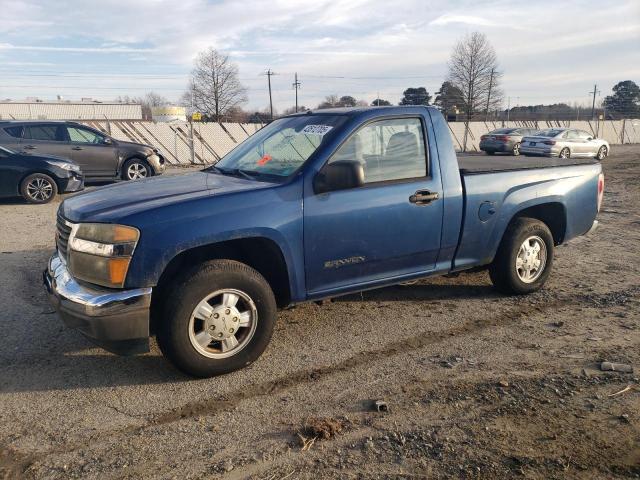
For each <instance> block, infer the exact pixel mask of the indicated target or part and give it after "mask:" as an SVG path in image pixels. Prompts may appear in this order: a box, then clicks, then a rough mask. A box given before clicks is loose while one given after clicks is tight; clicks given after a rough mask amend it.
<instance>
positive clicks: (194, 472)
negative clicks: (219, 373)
mask: <svg viewBox="0 0 640 480" xmlns="http://www.w3.org/2000/svg"><path fill="white" fill-rule="evenodd" d="M515 161H517V160H515ZM604 168H605V173H606V180H607V182H606V193H605V201H604V206H603V211H602V212H601V214H600V218H599V219H600V221H601V227H600V229H599V230H598V231H597V232H596V233H595V234H594V235H593V236H591V237H588V238H587V237H582V238H579V239H576V240H574V241H573V242H571V243H570V244H569V245H567V246H563V247H560V248H558V249H557V250H556V263H555V266H554V273H553V274H552V276H551V278H550V280H549V282H548V283H547V286H546V288H545V289H544V290H542V291H540V292H538V293H536V294H533V295H530V296H527V297H517V298H515V297H505V296H501V295H498V294H496V293H495V292H494V291H493V289H492V288H491V285H490V282H489V279H488V276H487V274H486V273H484V272H482V273H474V274H467V275H461V276H459V277H457V278H434V279H428V280H424V281H421V282H418V283H416V284H413V285H409V286H398V287H393V288H386V289H381V290H377V291H372V292H367V293H364V294H361V295H360V294H358V295H352V296H349V297H343V298H340V299H336V300H335V301H333V302H325V304H323V305H321V306H319V305H316V304H309V305H301V306H298V307H297V308H294V309H291V310H287V311H283V312H281V313H280V315H279V322H278V326H277V328H276V331H275V333H274V336H273V340H272V342H271V345H270V346H269V348H268V349H267V351H266V352H265V354H264V355H263V356H262V357H261V359H259V360H258V361H257V362H255V363H254V364H253V365H251V366H250V367H249V368H247V369H245V370H242V371H239V372H236V373H233V374H229V375H226V376H224V377H219V378H213V379H208V380H193V379H190V378H187V377H185V376H184V375H182V374H180V373H179V372H177V371H176V370H175V369H174V368H172V366H171V365H169V364H168V363H167V362H166V361H165V360H164V359H163V358H162V356H161V355H160V352H159V350H158V348H157V347H156V346H155V344H154V345H153V347H152V351H151V352H150V353H149V354H147V355H143V356H138V357H129V358H122V357H117V356H114V355H111V354H109V353H106V352H104V351H103V350H100V349H98V348H94V347H93V346H92V345H91V344H90V343H89V342H88V341H87V340H85V339H84V338H83V337H82V336H81V335H80V334H78V333H77V332H74V331H72V330H69V329H67V328H65V327H63V326H62V324H61V322H60V321H59V319H58V318H57V316H56V315H55V313H54V312H53V310H52V308H51V307H50V306H49V304H48V302H47V300H46V297H45V294H44V292H43V288H42V286H41V271H42V270H43V268H44V267H45V264H46V260H47V258H48V256H49V254H50V253H51V251H52V249H53V232H54V218H55V210H56V208H57V206H58V204H57V203H53V204H50V205H46V206H31V205H26V204H23V203H21V202H18V201H15V202H4V203H3V204H0V218H1V219H2V229H0V261H1V265H2V268H1V269H0V305H2V307H3V308H2V313H1V314H0V321H1V322H2V326H3V327H4V328H3V334H2V337H1V338H0V478H7V479H22V478H26V479H29V478H56V479H57V478H89V479H114V478H136V479H137V478H162V479H171V478H177V479H190V478H225V479H241V478H255V479H268V480H276V479H283V478H289V479H294V478H304V479H312V478H313V479H315V478H354V479H355V478H452V477H453V478H505V477H506V478H509V477H524V478H531V479H547V478H581V479H582V478H591V479H601V478H640V385H639V380H638V376H639V375H640V348H639V347H640V302H639V293H640V286H639V284H640V282H639V281H638V280H639V270H638V258H640V214H639V213H638V212H640V188H639V187H640V180H639V178H640V146H625V147H620V146H617V147H614V154H613V155H612V156H611V157H610V158H608V159H607V160H606V161H605V163H604ZM182 171H183V170H176V171H173V170H172V171H171V172H170V173H177V174H179V173H181V172H182ZM390 319H392V320H393V324H394V325H401V327H400V329H399V330H398V331H390V330H389V328H388V322H389V320H390ZM603 360H609V361H614V362H622V363H629V364H632V365H634V366H635V368H636V370H635V373H626V374H625V373H618V372H601V371H600V370H599V369H598V365H599V362H601V361H603ZM628 385H630V386H631V388H630V389H627V390H626V391H624V392H622V393H618V394H616V393H617V392H620V391H622V390H624V389H625V387H627V386H628ZM377 399H383V400H386V401H387V402H388V406H389V408H388V411H386V412H377V411H374V409H373V408H372V402H373V401H375V400H377Z"/></svg>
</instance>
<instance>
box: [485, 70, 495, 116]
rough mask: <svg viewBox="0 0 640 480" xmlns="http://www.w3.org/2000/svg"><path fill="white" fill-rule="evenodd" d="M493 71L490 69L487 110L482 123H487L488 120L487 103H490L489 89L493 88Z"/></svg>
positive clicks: (487, 109)
mask: <svg viewBox="0 0 640 480" xmlns="http://www.w3.org/2000/svg"><path fill="white" fill-rule="evenodd" d="M493 71H494V69H493V68H492V69H491V76H490V77H489V94H488V95H487V108H486V109H485V112H484V121H485V122H487V121H488V120H489V103H490V102H491V88H492V87H493V73H494V72H493Z"/></svg>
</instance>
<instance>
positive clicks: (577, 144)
mask: <svg viewBox="0 0 640 480" xmlns="http://www.w3.org/2000/svg"><path fill="white" fill-rule="evenodd" d="M609 152H610V148H609V143H608V142H607V141H606V140H603V139H601V138H594V136H593V135H592V134H591V133H588V132H585V131H584V130H574V129H571V128H550V129H548V130H541V131H539V132H537V133H536V134H535V135H534V136H528V137H524V138H523V139H522V143H521V144H520V153H522V154H523V155H527V156H532V155H541V156H545V157H560V158H569V157H596V158H597V159H598V160H603V159H604V158H605V157H606V156H607V155H609Z"/></svg>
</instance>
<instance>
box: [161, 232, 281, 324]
mask: <svg viewBox="0 0 640 480" xmlns="http://www.w3.org/2000/svg"><path fill="white" fill-rule="evenodd" d="M215 259H228V260H237V261H239V262H242V263H244V264H246V265H249V266H250V267H251V268H254V269H255V270H257V271H258V272H259V273H260V274H261V275H262V276H263V277H264V278H265V279H266V280H267V282H268V283H269V285H270V286H271V289H272V290H273V294H274V295H275V297H276V303H277V305H278V307H280V308H283V307H286V306H287V305H289V303H290V301H291V291H290V288H289V274H288V270H287V264H286V262H285V260H284V256H283V255H282V251H281V250H280V247H278V245H277V244H276V243H275V242H274V241H273V240H269V239H267V238H263V237H253V238H242V239H237V240H229V241H226V242H219V243H214V244H211V245H204V246H201V247H196V248H193V249H190V250H186V251H184V252H181V253H180V254H178V255H176V256H175V257H174V258H173V259H172V260H171V261H170V262H169V264H168V265H167V266H166V267H165V269H164V271H163V272H162V275H160V279H159V280H158V285H157V286H156V287H155V288H154V291H153V298H152V301H151V318H152V319H153V318H159V317H158V315H155V314H154V311H156V310H157V309H162V308H163V306H162V300H163V299H164V298H166V296H167V295H166V293H167V289H169V288H171V282H172V280H174V279H175V277H176V276H177V275H178V274H180V273H181V272H184V271H185V270H187V269H189V268H190V267H192V266H195V265H199V264H201V263H203V262H206V261H208V260H215ZM152 323H153V320H152ZM151 327H152V330H154V329H153V324H152V325H151Z"/></svg>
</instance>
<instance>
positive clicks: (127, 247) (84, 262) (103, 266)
mask: <svg viewBox="0 0 640 480" xmlns="http://www.w3.org/2000/svg"><path fill="white" fill-rule="evenodd" d="M139 238H140V231H139V230H138V229H137V228H134V227H128V226H126V225H113V224H108V223H81V224H79V225H78V227H77V229H75V231H74V232H73V233H72V235H71V237H70V238H69V265H68V267H69V271H70V272H71V274H72V275H73V276H74V277H75V278H78V279H80V280H84V281H86V282H89V283H95V284H96V285H102V286H103V287H110V288H122V287H123V286H124V281H125V279H126V278H127V271H128V270H129V263H130V262H131V257H132V256H133V251H134V250H135V248H136V244H137V243H138V239H139Z"/></svg>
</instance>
